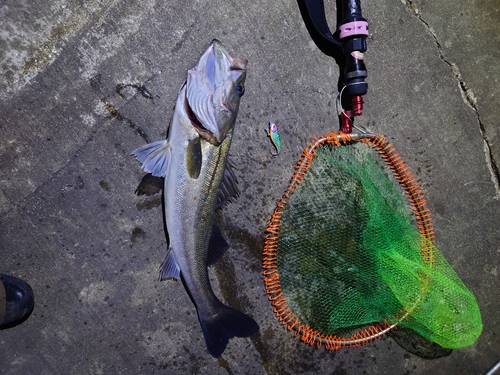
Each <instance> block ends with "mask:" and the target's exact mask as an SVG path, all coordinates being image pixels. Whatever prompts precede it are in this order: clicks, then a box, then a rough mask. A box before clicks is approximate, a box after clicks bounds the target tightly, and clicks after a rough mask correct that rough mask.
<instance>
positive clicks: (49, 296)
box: [0, 0, 500, 375]
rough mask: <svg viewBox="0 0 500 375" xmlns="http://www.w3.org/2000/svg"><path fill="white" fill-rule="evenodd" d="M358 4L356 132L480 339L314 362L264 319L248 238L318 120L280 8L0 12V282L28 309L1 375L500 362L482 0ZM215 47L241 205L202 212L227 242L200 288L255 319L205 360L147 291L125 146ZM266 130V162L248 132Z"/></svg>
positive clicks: (15, 8) (324, 101) (499, 238)
mask: <svg viewBox="0 0 500 375" xmlns="http://www.w3.org/2000/svg"><path fill="white" fill-rule="evenodd" d="M325 3H326V5H327V7H329V9H332V14H331V19H332V20H333V22H334V20H335V15H334V13H333V9H334V3H333V2H331V1H326V2H325ZM362 8H363V15H364V16H365V17H366V18H367V19H368V20H369V22H370V37H369V39H368V51H367V54H366V63H367V67H368V72H369V78H368V80H367V81H368V83H369V85H370V86H369V92H368V94H367V95H366V96H365V110H364V114H363V116H361V117H360V118H357V119H356V123H357V124H359V125H362V126H364V127H367V128H369V129H371V130H373V131H376V132H380V133H383V134H385V135H386V136H387V138H388V139H389V140H390V141H391V142H392V143H393V144H394V146H395V147H396V148H397V150H398V152H399V153H400V154H401V155H402V157H403V158H404V160H405V161H406V162H407V164H409V166H410V168H411V169H412V170H413V172H414V174H415V175H416V177H417V179H418V181H419V182H420V184H421V186H422V188H423V190H424V193H425V195H426V197H427V199H428V203H429V207H430V209H431V211H432V213H433V218H434V224H435V227H436V243H437V246H438V248H439V249H440V250H441V252H442V253H443V254H444V255H445V257H446V258H447V259H448V261H449V262H450V264H451V265H452V266H453V268H454V269H455V270H456V272H457V273H458V275H459V276H460V277H461V279H462V280H463V281H464V283H465V284H466V285H467V286H468V287H469V288H470V290H471V291H472V292H473V293H474V294H475V296H476V298H477V301H478V304H479V307H480V309H481V312H482V317H483V325H484V328H483V333H482V335H481V336H480V338H479V339H478V341H477V342H476V343H475V344H474V345H472V346H470V347H467V348H462V349H456V350H454V351H453V352H452V353H451V354H450V355H448V356H446V357H442V358H439V359H434V360H429V359H423V358H420V357H419V356H416V355H414V354H412V353H409V352H407V351H405V350H403V349H402V348H401V347H400V346H399V345H398V344H396V342H395V341H394V340H393V339H391V338H389V337H388V338H384V339H381V340H379V341H376V342H373V343H371V344H369V345H367V346H363V347H361V348H358V349H344V350H340V351H337V352H329V351H326V350H325V349H324V348H320V349H316V348H314V347H310V346H308V345H307V344H304V343H302V342H300V340H299V339H298V338H296V337H294V335H293V334H292V333H290V332H288V331H287V330H286V328H285V327H284V326H282V325H281V324H280V323H279V322H278V320H277V318H276V317H275V316H274V314H273V311H272V308H271V305H270V303H269V301H268V300H267V297H266V293H265V290H264V285H263V278H262V274H261V252H262V247H263V242H264V231H265V228H266V226H267V224H268V221H269V219H270V217H271V214H272V212H273V210H274V208H275V204H276V202H277V200H278V199H279V198H280V196H281V194H282V193H283V191H284V189H285V187H286V186H287V184H288V180H289V178H290V177H291V175H292V172H293V169H294V166H295V163H296V161H297V160H298V158H299V156H300V151H299V149H300V148H303V147H305V146H306V145H307V144H308V143H309V142H310V140H311V139H312V137H313V135H314V134H316V135H321V134H324V133H327V132H330V131H333V130H336V129H337V114H336V113H337V112H336V108H335V98H336V96H337V89H336V84H337V77H338V69H337V66H336V65H335V63H334V61H333V60H332V59H331V58H329V57H328V56H326V55H324V54H322V53H321V52H320V51H319V50H318V49H317V48H316V46H315V45H314V43H313V42H312V41H311V39H310V37H309V34H308V33H307V30H306V29H305V26H304V24H303V22H302V19H301V16H300V13H299V10H298V6H297V4H296V3H295V2H294V1H291V2H290V1H288V2H287V1H282V0H278V1H273V2H264V1H254V2H245V3H243V2H225V1H221V0H216V1H212V2H209V3H206V2H201V1H192V2H189V3H188V2H176V1H167V2H157V1H154V0H146V1H128V0H115V1H109V2H101V1H97V0H88V1H74V0H70V1H67V0H59V1H52V2H50V3H48V2H28V1H17V2H14V1H10V0H8V1H4V2H2V5H1V6H0V14H1V17H0V20H1V22H0V31H1V33H0V70H1V76H0V98H1V102H0V128H1V132H2V133H1V134H2V137H1V139H0V179H1V189H0V225H1V231H0V272H1V273H6V274H10V275H13V276H17V277H21V278H23V279H24V280H26V281H28V282H29V283H30V284H31V285H32V287H33V289H34V292H35V296H36V306H35V309H34V312H33V314H32V316H31V317H30V318H29V319H28V320H27V321H26V322H25V323H23V324H22V325H20V326H17V327H15V328H12V329H9V330H4V331H0V373H2V374H27V373H30V374H115V373H117V374H139V373H141V374H156V373H160V374H186V373H192V374H209V373H210V374H298V373H304V374H317V373H328V374H339V375H340V374H429V373H433V374H463V375H468V374H482V373H484V372H486V371H487V369H489V368H490V367H491V366H492V365H493V364H494V363H495V362H496V361H497V360H498V359H499V358H500V338H499V333H500V331H499V330H500V328H499V327H500V314H499V311H500V298H499V291H500V276H499V273H500V266H499V265H500V262H499V259H500V232H499V230H498V226H499V224H500V218H499V215H500V203H499V189H498V162H499V161H500V149H499V146H498V145H499V142H498V124H499V118H500V116H499V115H500V109H499V107H500V106H499V104H500V85H498V73H499V69H498V64H496V62H497V61H499V57H500V56H499V55H500V49H499V48H498V41H499V36H498V35H499V33H498V25H500V11H499V4H498V2H496V1H493V0H490V1H488V0H481V1H475V2H473V3H470V2H460V1H458V0H454V1H449V2H446V3H443V2H440V3H436V2H428V1H410V0H408V1H406V2H401V1H396V0H390V1H386V2H382V3H381V2H377V3H376V2H371V1H365V2H362ZM332 25H333V23H332ZM213 38H218V39H220V40H221V41H222V42H223V43H224V44H225V46H226V47H227V48H228V50H229V51H230V52H231V53H232V55H233V56H235V57H242V58H246V59H248V60H249V65H248V69H249V71H248V76H247V82H246V92H245V95H244V97H243V99H242V102H241V107H240V114H239V117H238V121H237V125H236V130H235V139H234V143H233V146H232V151H231V154H232V159H233V161H234V162H235V164H236V165H237V166H238V169H237V171H236V173H237V176H238V179H239V181H240V186H239V187H240V190H241V195H240V197H239V198H238V199H236V200H234V201H233V202H231V203H230V204H228V205H227V206H226V207H225V208H224V209H223V210H222V211H220V212H218V214H217V218H218V220H219V222H220V226H221V228H222V231H223V233H224V235H225V236H226V238H227V240H228V242H229V244H230V249H229V251H228V253H227V254H226V255H225V256H224V258H223V259H222V260H221V261H220V262H219V263H218V264H217V265H215V266H214V267H213V269H212V270H211V277H212V283H213V285H214V289H215V291H216V294H217V295H218V296H220V297H221V299H222V300H224V301H226V302H227V303H228V304H230V305H232V306H234V307H237V308H239V309H241V310H243V311H244V312H246V313H247V314H249V315H251V316H252V317H253V318H254V319H255V320H256V321H257V322H258V323H259V325H260V327H261V329H260V332H259V333H258V334H256V335H254V336H252V337H250V338H236V339H232V340H231V341H230V343H229V345H228V347H227V349H226V351H225V352H224V354H223V355H222V357H221V358H219V359H214V358H212V357H211V356H210V355H209V354H208V352H207V351H206V348H205V344H204V341H203V337H202V334H201V330H200V327H199V323H198V320H197V316H196V312H195V309H194V306H193V305H192V303H191V301H190V300H189V297H188V296H187V294H186V293H185V291H184V288H183V286H182V284H181V283H180V282H174V281H168V282H161V283H160V282H158V281H157V270H158V266H159V263H160V262H161V260H162V259H163V256H164V254H165V252H166V244H165V237H164V234H163V224H162V217H161V202H160V200H159V199H160V198H159V196H153V197H148V198H144V197H137V196H135V195H134V190H135V188H136V186H137V184H138V182H139V181H140V179H141V177H142V172H141V170H140V168H139V165H138V163H137V162H136V161H135V160H134V158H133V157H131V156H130V152H131V151H132V150H134V149H135V148H137V147H138V146H140V145H142V144H144V143H145V142H147V141H152V140H158V139H161V138H163V137H164V136H165V133H166V129H167V125H168V122H169V119H170V116H171V114H172V107H173V105H174V103H175V99H176V97H177V91H178V89H179V87H180V85H181V84H182V83H183V81H184V79H185V74H186V70H187V69H189V68H191V67H192V66H194V65H195V63H196V61H197V60H198V58H199V57H200V55H201V53H202V52H203V51H204V50H205V49H206V47H207V45H208V44H209V43H210V41H211V40H212V39H213ZM271 120H272V121H275V122H277V123H278V124H279V126H280V131H281V137H282V145H283V151H282V153H281V154H280V155H279V156H278V157H272V156H271V153H270V152H271V151H272V146H271V144H270V142H269V139H268V138H267V137H266V134H265V132H264V130H263V129H264V128H265V127H266V124H267V122H268V121H271Z"/></svg>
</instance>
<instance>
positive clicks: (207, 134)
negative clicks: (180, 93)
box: [184, 98, 220, 146]
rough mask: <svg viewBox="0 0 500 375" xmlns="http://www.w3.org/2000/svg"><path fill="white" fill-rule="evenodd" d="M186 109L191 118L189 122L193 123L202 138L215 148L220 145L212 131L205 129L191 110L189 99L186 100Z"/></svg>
mask: <svg viewBox="0 0 500 375" xmlns="http://www.w3.org/2000/svg"><path fill="white" fill-rule="evenodd" d="M184 109H185V110H186V114H187V116H188V118H189V121H191V124H192V125H193V127H194V128H195V130H196V131H197V132H198V134H199V135H200V137H201V138H202V139H204V140H205V141H207V142H209V143H211V144H213V145H214V146H218V145H220V142H219V141H218V140H217V137H216V136H215V134H214V133H213V132H212V131H210V130H208V129H207V128H205V127H204V126H203V124H202V123H201V121H200V120H199V119H198V117H197V116H196V113H195V112H194V111H193V109H192V108H191V105H190V104H189V100H188V99H187V98H185V99H184Z"/></svg>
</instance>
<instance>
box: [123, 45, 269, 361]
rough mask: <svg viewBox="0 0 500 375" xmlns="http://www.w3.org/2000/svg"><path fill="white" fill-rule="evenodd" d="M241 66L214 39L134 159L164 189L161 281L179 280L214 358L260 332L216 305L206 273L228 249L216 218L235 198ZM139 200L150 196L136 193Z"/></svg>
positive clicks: (248, 321) (243, 62)
mask: <svg viewBox="0 0 500 375" xmlns="http://www.w3.org/2000/svg"><path fill="white" fill-rule="evenodd" d="M247 63H248V62H247V60H245V59H238V58H232V57H231V56H230V55H229V53H228V51H227V50H226V48H225V47H224V46H223V44H222V43H221V42H220V41H218V40H216V39H214V40H213V41H212V43H211V44H210V46H209V48H208V49H207V50H206V52H205V53H204V54H203V55H202V56H201V58H200V60H199V61H198V63H197V65H196V66H195V67H194V68H192V69H190V70H188V72H187V79H186V82H185V83H184V84H183V85H182V87H181V89H180V91H179V96H178V98H177V102H176V105H175V110H174V114H173V116H172V119H171V122H170V126H169V129H168V134H167V138H166V139H164V140H161V141H156V142H152V143H149V144H146V145H144V146H142V147H140V148H138V149H136V150H134V151H133V152H132V155H134V156H135V158H136V159H137V160H138V161H139V162H141V163H142V168H143V170H144V171H145V172H147V173H148V174H147V175H146V176H148V175H149V176H150V177H149V178H147V179H146V180H147V181H156V183H157V182H158V181H162V183H163V187H162V188H163V210H164V212H163V213H164V222H165V226H166V228H165V229H166V234H167V236H166V237H167V240H168V251H167V255H166V256H165V259H164V260H163V262H162V264H161V266H160V271H159V273H160V275H159V277H160V280H165V279H176V280H178V279H181V281H182V283H183V284H184V287H185V289H186V291H187V293H188V294H189V296H190V297H191V300H192V301H193V303H194V305H195V307H196V310H197V313H198V320H199V322H200V325H201V328H202V331H203V336H204V338H205V343H206V346H207V349H208V352H209V353H210V354H211V355H212V356H213V357H215V358H217V357H219V356H220V355H222V353H223V352H224V350H225V349H226V346H227V344H228V342H229V339H231V338H232V337H247V336H250V335H253V334H254V333H256V332H257V331H258V330H259V326H258V324H257V322H256V321H255V320H254V319H252V318H251V317H249V316H248V315H246V314H244V313H243V312H241V311H239V310H236V309H234V308H232V307H229V306H227V305H225V304H224V303H222V302H221V301H220V300H219V299H218V298H217V296H216V295H215V293H214V291H213V289H212V286H211V285H210V280H209V277H208V269H207V267H208V266H210V265H212V264H214V263H215V262H216V261H217V260H218V259H220V258H221V256H222V255H223V254H224V252H225V251H226V250H227V249H228V247H229V245H228V243H227V242H226V240H225V239H224V238H223V236H222V232H221V230H220V228H219V227H218V226H217V224H216V221H215V211H216V210H217V209H219V208H221V207H222V206H223V205H224V204H225V203H226V202H227V201H228V200H230V199H231V198H232V197H234V196H237V195H238V193H239V190H238V187H237V178H236V176H235V174H234V171H233V170H232V168H233V164H232V162H231V161H230V160H229V158H228V152H229V148H230V145H231V140H232V138H233V131H234V126H235V122H236V116H237V114H238V110H239V104H240V99H241V97H242V96H243V94H244V91H245V78H246V72H247V68H246V66H247ZM146 183H147V182H146ZM141 192H142V193H144V192H150V190H148V189H147V188H144V187H141V186H139V188H138V193H141Z"/></svg>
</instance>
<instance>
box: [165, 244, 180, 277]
mask: <svg viewBox="0 0 500 375" xmlns="http://www.w3.org/2000/svg"><path fill="white" fill-rule="evenodd" d="M180 277H181V269H180V268H179V265H178V264H177V262H176V261H175V259H174V253H173V252H172V248H169V249H168V252H167V255H165V259H163V262H162V263H161V266H160V281H162V280H165V279H174V280H179V279H180Z"/></svg>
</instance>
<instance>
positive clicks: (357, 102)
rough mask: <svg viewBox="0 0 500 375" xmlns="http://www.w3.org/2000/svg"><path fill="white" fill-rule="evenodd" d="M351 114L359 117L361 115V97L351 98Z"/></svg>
mask: <svg viewBox="0 0 500 375" xmlns="http://www.w3.org/2000/svg"><path fill="white" fill-rule="evenodd" d="M351 104H352V114H353V115H354V116H361V114H362V113H363V97H362V96H361V95H356V96H353V97H352V101H351Z"/></svg>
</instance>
